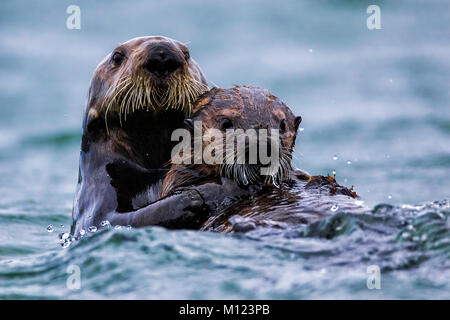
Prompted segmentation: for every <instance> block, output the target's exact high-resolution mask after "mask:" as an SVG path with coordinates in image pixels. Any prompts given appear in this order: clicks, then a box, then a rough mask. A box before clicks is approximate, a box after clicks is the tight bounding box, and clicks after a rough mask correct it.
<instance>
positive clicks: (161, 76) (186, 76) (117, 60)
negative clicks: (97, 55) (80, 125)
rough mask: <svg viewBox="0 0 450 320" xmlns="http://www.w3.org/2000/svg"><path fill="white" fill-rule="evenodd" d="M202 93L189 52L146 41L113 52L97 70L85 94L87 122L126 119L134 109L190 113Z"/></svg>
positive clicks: (168, 42)
mask: <svg viewBox="0 0 450 320" xmlns="http://www.w3.org/2000/svg"><path fill="white" fill-rule="evenodd" d="M206 90H207V83H206V79H205V77H204V76H203V74H202V72H201V70H200V68H199V66H198V65H197V63H196V62H195V61H194V60H193V59H192V58H191V57H190V54H189V49H188V48H187V47H186V46H185V45H184V44H182V43H181V42H178V41H176V40H172V39H170V38H166V37H160V36H150V37H140V38H135V39H132V40H129V41H127V42H125V43H123V44H121V45H119V46H118V47H116V48H115V49H114V50H113V51H112V52H111V53H110V54H108V55H107V56H106V57H105V58H104V59H103V61H102V62H101V63H100V64H99V65H98V67H97V69H96V70H95V72H94V76H93V79H92V81H91V86H90V89H89V101H88V114H87V115H88V117H89V116H95V117H98V116H99V115H102V116H104V117H105V119H106V118H107V117H108V114H110V115H115V116H116V117H117V116H119V117H121V116H125V117H126V116H127V115H129V114H132V113H133V112H134V111H136V110H148V111H155V112H158V111H161V110H165V109H178V110H181V111H183V112H185V113H186V114H190V112H191V111H192V105H193V103H194V101H195V100H196V99H197V97H198V96H199V95H200V94H202V93H203V92H204V91H206Z"/></svg>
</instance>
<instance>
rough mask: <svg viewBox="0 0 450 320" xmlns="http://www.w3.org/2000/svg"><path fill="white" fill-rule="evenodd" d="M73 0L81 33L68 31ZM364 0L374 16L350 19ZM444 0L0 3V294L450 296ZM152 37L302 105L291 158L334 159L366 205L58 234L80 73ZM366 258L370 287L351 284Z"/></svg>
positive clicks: (213, 74) (68, 193)
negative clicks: (70, 284) (268, 218)
mask: <svg viewBox="0 0 450 320" xmlns="http://www.w3.org/2000/svg"><path fill="white" fill-rule="evenodd" d="M71 4H76V5H78V6H80V8H81V29H80V30H68V29H67V28H66V19H67V17H68V14H67V13H66V8H67V7H68V6H69V5H71ZM370 4H377V5H379V6H380V8H381V26H382V29H381V30H372V31H371V30H368V28H367V27H366V19H367V17H368V14H367V13H366V8H367V7H368V5H370ZM449 7H450V4H449V3H448V1H446V0H433V1H425V0H395V1H380V0H373V1H364V0H353V1H351V0H347V1H344V0H342V1H325V0H318V1H294V0H292V1H282V2H278V1H233V0H228V1H142V2H139V1H136V2H134V3H133V4H129V3H128V2H125V1H95V2H94V1H39V2H37V1H36V2H31V1H2V3H1V4H0V66H1V69H0V101H1V108H0V194H1V197H0V298H1V299H8V298H9V299H11V298H30V299H36V298H56V299H67V298H69V299H70V298H144V299H147V298H151V299H157V298H215V299H217V298H269V299H272V298H274V299H282V298H291V299H298V298H313V299H315V298H344V299H352V298H374V299H378V298H438V299H440V298H447V299H448V298H450V271H449V270H450V262H449V260H450V259H449V258H450V231H449V230H450V220H449V219H450V218H449V216H450V209H449V202H448V199H449V198H450V179H449V173H450V140H449V139H450V103H449V101H450V100H449V98H450V94H449V84H450V42H449V39H450V24H449V20H448V12H449V9H450V8H449ZM157 34H161V35H165V36H169V37H172V38H175V39H177V40H180V41H182V42H186V43H188V45H189V47H190V50H191V54H192V56H193V57H194V58H195V59H196V61H197V62H198V63H199V64H200V66H201V67H202V69H203V71H204V73H205V74H206V76H207V77H208V80H210V82H211V85H217V86H220V87H230V86H232V85H233V84H249V85H254V86H261V87H266V88H268V89H269V90H271V91H272V93H273V94H275V95H277V96H279V97H280V98H282V99H283V100H284V101H285V102H286V103H287V104H288V105H289V106H290V107H291V108H292V109H293V110H294V112H295V113H296V114H298V115H301V116H302V117H303V123H302V125H301V127H302V129H301V130H303V131H301V132H300V133H299V137H298V140H297V150H296V159H295V165H296V166H297V167H300V168H302V169H304V170H307V171H308V172H310V173H313V174H325V175H326V174H327V173H330V174H331V173H332V171H336V177H337V179H338V181H339V182H340V183H342V184H344V185H347V186H351V185H354V186H355V189H356V191H357V192H358V194H359V195H360V196H361V198H362V200H364V201H365V203H366V204H367V205H368V206H370V207H375V206H376V205H378V206H377V207H376V210H374V211H375V212H374V213H373V215H364V216H358V215H352V214H346V213H338V214H337V215H336V216H334V217H331V218H329V219H325V220H324V221H321V222H320V223H316V224H314V225H313V226H310V227H308V228H306V229H305V228H301V230H300V229H299V230H290V231H289V232H283V233H277V232H275V233H273V232H272V233H257V234H249V235H247V236H239V235H237V236H226V235H220V234H211V233H199V232H192V231H176V232H174V231H167V230H164V229H162V228H147V229H143V230H118V231H116V230H109V231H108V230H105V231H101V232H97V233H96V234H94V235H93V236H92V237H90V238H87V239H83V240H82V241H81V242H80V243H77V244H73V245H72V246H71V247H69V248H66V249H63V248H61V247H60V244H59V239H58V233H60V232H67V231H68V230H69V227H70V223H71V208H72V200H73V196H74V191H75V185H76V181H77V174H78V155H79V146H80V135H81V119H82V112H83V109H84V105H85V98H86V93H87V89H88V84H89V80H90V78H91V76H92V72H93V70H94V69H95V67H96V65H97V64H98V63H99V61H100V60H101V59H102V58H103V57H104V56H105V55H106V54H108V53H109V52H110V51H111V50H112V49H113V48H114V47H115V46H116V45H117V44H119V43H120V42H124V41H126V40H128V39H130V38H133V37H136V36H142V35H157ZM380 204H389V205H381V206H380ZM48 225H53V226H54V232H47V230H46V228H47V226H48ZM72 264H75V265H78V266H80V268H81V272H82V286H81V289H80V290H76V291H72V290H69V289H68V288H67V287H66V279H67V277H68V274H67V273H66V269H67V267H68V266H69V265H72ZM369 265H378V266H379V267H380V268H381V273H382V289H381V290H369V289H367V287H366V279H367V276H368V274H367V273H366V268H367V266H369Z"/></svg>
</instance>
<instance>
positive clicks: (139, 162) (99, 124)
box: [72, 36, 208, 234]
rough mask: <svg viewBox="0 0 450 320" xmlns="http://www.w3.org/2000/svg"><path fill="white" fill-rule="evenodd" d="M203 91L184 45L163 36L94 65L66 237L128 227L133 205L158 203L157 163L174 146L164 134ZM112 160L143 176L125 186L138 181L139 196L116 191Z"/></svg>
mask: <svg viewBox="0 0 450 320" xmlns="http://www.w3.org/2000/svg"><path fill="white" fill-rule="evenodd" d="M207 89H208V86H207V82H206V79H205V77H204V75H203V73H202V71H201V70H200V68H199V66H198V65H197V63H196V62H195V61H194V60H193V59H192V58H191V56H190V53H189V50H188V48H187V47H186V46H185V45H184V44H182V43H181V42H178V41H175V40H172V39H170V38H166V37H160V36H150V37H140V38H135V39H132V40H129V41H127V42H125V43H123V44H121V45H119V46H118V47H116V48H115V49H114V50H113V51H112V52H111V53H110V54H108V55H107V56H106V57H105V58H104V59H103V61H102V62H100V64H99V65H98V66H97V69H96V70H95V72H94V75H93V78H92V80H91V84H90V88H89V94H88V100H87V105H86V111H85V115H84V119H83V132H82V142H81V153H80V166H79V178H78V186H77V190H76V196H75V200H74V206H73V212H72V217H73V224H72V233H73V234H79V233H80V232H81V233H84V231H86V230H87V229H88V227H97V226H99V225H100V224H101V222H102V221H106V220H107V221H109V222H110V223H114V224H122V225H126V224H129V223H130V219H131V218H130V215H129V214H127V213H129V212H132V213H133V215H134V214H135V209H137V208H138V207H139V208H140V211H139V212H140V213H142V212H145V205H147V204H149V203H150V202H152V201H155V200H157V199H158V198H159V195H160V188H161V181H162V179H163V178H164V175H165V173H166V172H167V169H164V165H165V164H166V163H167V162H168V161H169V160H170V155H171V150H172V147H173V146H174V143H172V142H171V141H170V136H171V133H172V131H173V130H175V129H176V128H178V127H180V126H182V125H183V121H184V119H185V118H186V116H188V115H189V114H190V113H191V111H192V108H193V103H194V102H195V100H196V99H197V98H198V96H199V95H201V94H202V93H203V92H205V91H206V90H207ZM114 162H122V163H126V164H127V165H128V166H131V167H133V168H134V169H136V170H145V171H146V172H147V173H148V174H147V175H146V176H145V177H143V176H142V177H139V176H138V177H136V178H135V180H133V181H132V182H133V183H134V182H136V183H145V184H146V185H147V186H148V187H149V189H148V190H147V191H146V192H145V194H141V195H139V196H138V197H136V196H135V195H134V194H133V201H131V197H130V195H129V193H130V192H133V190H132V187H131V185H132V184H131V183H129V184H127V185H125V186H124V188H122V189H121V190H123V192H121V193H119V194H117V193H116V191H115V189H114V187H113V186H112V185H111V179H110V177H109V175H108V172H107V166H108V164H110V163H114ZM144 178H145V179H146V180H145V181H141V180H142V179H144ZM125 183H127V182H125ZM128 187H130V188H128ZM192 199H193V198H192V197H188V196H185V195H181V196H180V198H179V199H178V200H177V202H176V204H175V205H176V206H180V207H183V206H184V207H190V206H191V205H192V203H195V202H196V201H195V199H194V200H192ZM165 203H167V201H166V202H165ZM168 205H169V204H168ZM170 205H171V204H170ZM184 207H183V208H184Z"/></svg>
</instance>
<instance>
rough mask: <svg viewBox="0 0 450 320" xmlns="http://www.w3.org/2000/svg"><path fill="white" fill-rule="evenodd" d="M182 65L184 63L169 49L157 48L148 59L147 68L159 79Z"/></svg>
mask: <svg viewBox="0 0 450 320" xmlns="http://www.w3.org/2000/svg"><path fill="white" fill-rule="evenodd" d="M181 65H182V61H181V60H180V59H179V58H178V57H177V56H176V55H175V54H173V53H172V52H171V51H170V50H168V49H167V48H155V49H153V50H152V52H151V54H150V56H149V57H148V60H147V63H146V64H145V68H146V69H147V70H148V71H150V72H151V73H153V74H154V75H155V76H157V77H158V78H163V77H166V76H168V75H169V74H171V73H172V72H174V71H175V70H177V69H178V68H179V67H180V66H181Z"/></svg>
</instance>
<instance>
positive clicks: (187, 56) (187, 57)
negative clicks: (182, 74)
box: [184, 50, 191, 61]
mask: <svg viewBox="0 0 450 320" xmlns="http://www.w3.org/2000/svg"><path fill="white" fill-rule="evenodd" d="M190 57H191V54H190V53H189V50H186V51H185V52H184V58H185V59H186V61H187V60H189V58H190Z"/></svg>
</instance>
